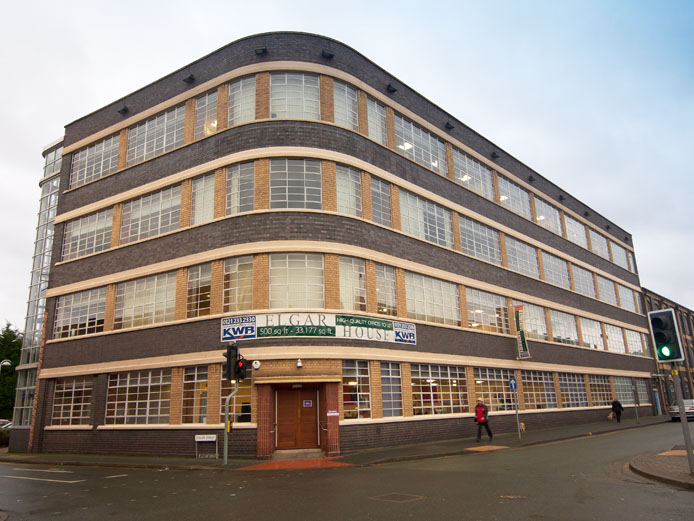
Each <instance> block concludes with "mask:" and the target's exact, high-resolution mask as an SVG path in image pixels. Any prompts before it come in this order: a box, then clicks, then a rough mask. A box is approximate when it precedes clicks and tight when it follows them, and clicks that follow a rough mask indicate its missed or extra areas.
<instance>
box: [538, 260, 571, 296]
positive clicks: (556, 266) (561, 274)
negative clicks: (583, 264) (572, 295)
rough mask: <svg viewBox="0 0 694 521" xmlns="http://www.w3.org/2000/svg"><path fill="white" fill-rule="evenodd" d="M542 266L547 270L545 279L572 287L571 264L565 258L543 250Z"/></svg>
mask: <svg viewBox="0 0 694 521" xmlns="http://www.w3.org/2000/svg"><path fill="white" fill-rule="evenodd" d="M542 267H543V268H544V270H545V280H546V281H547V282H550V283H552V284H556V285H557V286H561V287H562V288H566V289H571V279H570V278H569V264H568V263H567V262H566V261H565V260H564V259H560V258H559V257H556V256H554V255H552V254H551V253H547V252H546V251H543V252H542Z"/></svg>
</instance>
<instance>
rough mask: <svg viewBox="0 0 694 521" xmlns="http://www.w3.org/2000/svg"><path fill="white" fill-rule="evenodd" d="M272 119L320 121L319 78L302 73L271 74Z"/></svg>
mask: <svg viewBox="0 0 694 521" xmlns="http://www.w3.org/2000/svg"><path fill="white" fill-rule="evenodd" d="M270 117H272V118H297V119H320V85H319V81H318V76H317V75H315V74H304V73H301V72H273V73H271V74H270Z"/></svg>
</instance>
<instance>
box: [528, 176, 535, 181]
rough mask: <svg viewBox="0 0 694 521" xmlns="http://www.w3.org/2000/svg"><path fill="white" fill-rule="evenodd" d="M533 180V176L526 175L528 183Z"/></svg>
mask: <svg viewBox="0 0 694 521" xmlns="http://www.w3.org/2000/svg"><path fill="white" fill-rule="evenodd" d="M534 180H535V178H534V177H533V176H531V175H529V176H528V183H532V182H533V181H534Z"/></svg>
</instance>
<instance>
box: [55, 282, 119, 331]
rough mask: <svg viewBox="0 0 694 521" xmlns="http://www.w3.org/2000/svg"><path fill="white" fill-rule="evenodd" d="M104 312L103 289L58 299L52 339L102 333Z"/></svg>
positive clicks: (104, 298)
mask: <svg viewBox="0 0 694 521" xmlns="http://www.w3.org/2000/svg"><path fill="white" fill-rule="evenodd" d="M105 310H106V288H105V287H103V288H96V289H91V290H87V291H81V292H79V293H73V294H71V295H63V296H61V297H58V302H57V304H56V308H55V324H54V326H53V338H67V337H72V336H78V335H88V334H90V333H99V332H101V331H103V330H104V311H105Z"/></svg>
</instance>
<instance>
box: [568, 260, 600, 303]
mask: <svg viewBox="0 0 694 521" xmlns="http://www.w3.org/2000/svg"><path fill="white" fill-rule="evenodd" d="M571 269H572V270H573V274H574V289H575V290H576V291H577V292H578V293H580V294H581V295H586V296H587V297H592V298H595V280H594V279H593V274H592V273H591V272H590V271H588V270H585V269H583V268H581V267H579V266H576V265H575V264H572V265H571Z"/></svg>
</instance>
